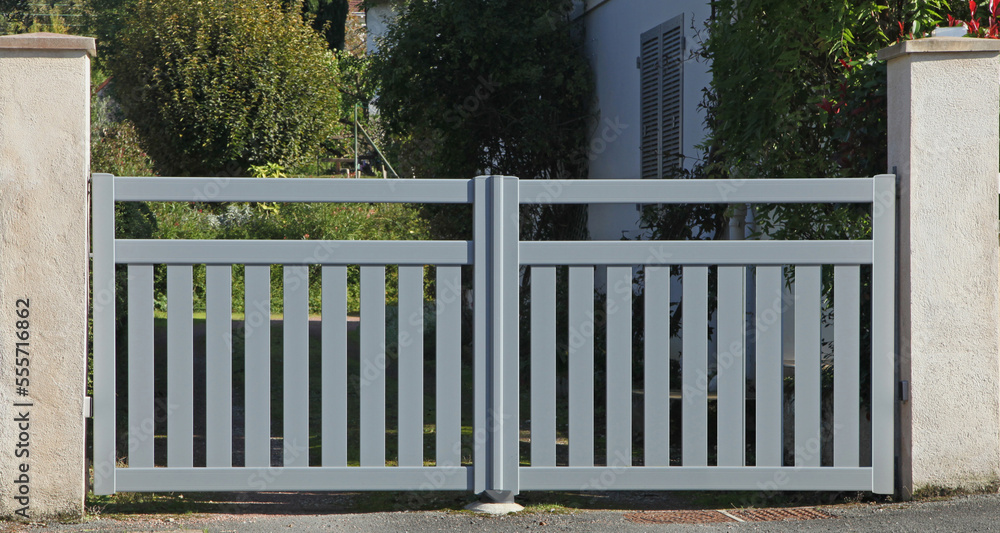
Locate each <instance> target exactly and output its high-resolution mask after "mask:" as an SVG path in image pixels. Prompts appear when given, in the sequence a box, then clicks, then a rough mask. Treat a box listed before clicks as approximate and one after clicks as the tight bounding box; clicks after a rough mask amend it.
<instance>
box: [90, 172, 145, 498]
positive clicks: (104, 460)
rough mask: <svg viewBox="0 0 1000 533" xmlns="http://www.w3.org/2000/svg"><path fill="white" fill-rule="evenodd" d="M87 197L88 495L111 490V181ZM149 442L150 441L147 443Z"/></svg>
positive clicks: (99, 180)
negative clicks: (90, 338)
mask: <svg viewBox="0 0 1000 533" xmlns="http://www.w3.org/2000/svg"><path fill="white" fill-rule="evenodd" d="M92 180H93V183H92V186H93V190H92V196H91V242H92V245H93V252H94V261H93V280H92V285H91V288H92V292H93V302H92V304H91V305H92V308H93V313H94V363H93V372H94V404H93V410H94V412H93V415H94V424H93V430H94V456H93V459H94V494H100V495H104V494H114V492H115V486H116V478H117V476H116V470H115V463H116V454H115V449H116V447H117V441H118V435H117V415H116V400H115V397H116V396H117V392H118V390H117V387H116V384H115V382H116V381H117V379H116V378H117V375H116V371H115V181H114V180H115V178H114V176H112V175H110V174H94V175H93V177H92ZM151 438H152V437H151Z"/></svg>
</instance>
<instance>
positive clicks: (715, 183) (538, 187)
mask: <svg viewBox="0 0 1000 533" xmlns="http://www.w3.org/2000/svg"><path fill="white" fill-rule="evenodd" d="M518 189H519V190H518V198H519V199H520V202H521V203H522V204H614V203H643V204H717V203H723V204H729V203H745V204H779V203H871V202H872V200H873V193H872V179H871V178H837V179H762V180H524V181H520V182H519V183H518Z"/></svg>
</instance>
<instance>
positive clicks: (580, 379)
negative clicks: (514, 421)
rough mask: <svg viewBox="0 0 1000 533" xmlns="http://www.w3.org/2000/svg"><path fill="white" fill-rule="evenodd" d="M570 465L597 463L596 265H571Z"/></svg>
mask: <svg viewBox="0 0 1000 533" xmlns="http://www.w3.org/2000/svg"><path fill="white" fill-rule="evenodd" d="M569 464H570V466H594V267H591V266H571V267H569Z"/></svg>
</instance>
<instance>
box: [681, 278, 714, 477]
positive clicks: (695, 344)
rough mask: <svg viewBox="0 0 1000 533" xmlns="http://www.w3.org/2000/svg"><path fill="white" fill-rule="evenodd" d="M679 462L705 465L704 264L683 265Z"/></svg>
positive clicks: (706, 463) (706, 282)
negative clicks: (681, 390) (681, 399)
mask: <svg viewBox="0 0 1000 533" xmlns="http://www.w3.org/2000/svg"><path fill="white" fill-rule="evenodd" d="M682 290H683V294H682V298H683V300H682V305H683V306H684V307H683V312H684V317H685V320H684V333H683V336H682V344H681V350H682V351H681V356H682V359H681V361H682V367H681V383H682V386H683V392H682V396H683V401H682V406H683V407H682V408H681V413H682V414H681V439H682V440H681V461H682V463H683V465H684V466H706V465H708V267H703V266H694V267H684V273H683V278H682Z"/></svg>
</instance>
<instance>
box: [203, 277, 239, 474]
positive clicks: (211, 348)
mask: <svg viewBox="0 0 1000 533" xmlns="http://www.w3.org/2000/svg"><path fill="white" fill-rule="evenodd" d="M232 269H233V267H232V266H230V265H209V266H207V267H206V268H205V343H206V345H205V383H206V384H207V386H206V387H205V404H206V405H205V446H206V452H205V465H206V466H223V467H225V466H233V353H232V350H231V348H230V346H232V334H233V276H232Z"/></svg>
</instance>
